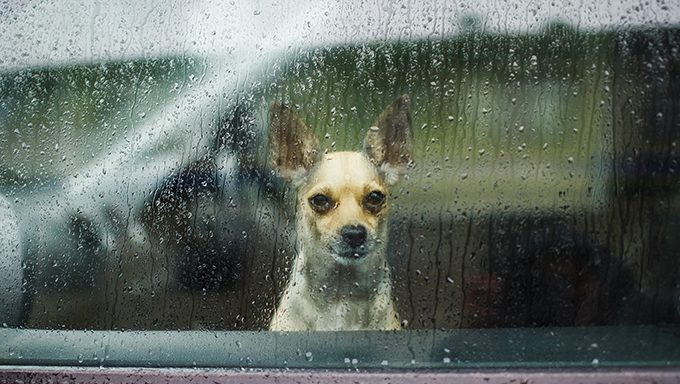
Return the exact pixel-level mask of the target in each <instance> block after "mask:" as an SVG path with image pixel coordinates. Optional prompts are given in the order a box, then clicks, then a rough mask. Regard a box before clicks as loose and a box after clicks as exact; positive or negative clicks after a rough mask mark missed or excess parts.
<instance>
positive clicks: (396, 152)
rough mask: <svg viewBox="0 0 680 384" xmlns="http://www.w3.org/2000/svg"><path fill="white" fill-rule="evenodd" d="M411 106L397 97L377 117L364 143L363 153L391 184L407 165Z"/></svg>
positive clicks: (408, 102)
mask: <svg viewBox="0 0 680 384" xmlns="http://www.w3.org/2000/svg"><path fill="white" fill-rule="evenodd" d="M411 145H412V143H411V102H410V100H409V98H408V96H406V95H403V96H400V97H398V98H397V99H396V100H394V102H392V104H391V105H389V106H388V107H387V108H385V110H384V111H383V112H382V113H381V114H380V116H379V117H378V120H376V122H375V123H373V126H371V128H369V130H368V133H367V134H366V138H365V139H364V152H365V153H366V154H367V155H368V157H369V159H371V161H372V162H373V163H374V164H375V165H376V166H378V167H380V168H381V169H383V170H384V171H385V173H386V176H387V177H386V179H387V181H388V182H389V183H393V182H395V181H396V180H397V178H398V177H399V174H400V173H402V172H404V171H405V170H406V166H407V165H408V164H409V163H411Z"/></svg>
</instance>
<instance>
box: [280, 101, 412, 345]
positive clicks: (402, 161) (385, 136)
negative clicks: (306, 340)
mask: <svg viewBox="0 0 680 384" xmlns="http://www.w3.org/2000/svg"><path fill="white" fill-rule="evenodd" d="M384 121H388V123H387V125H386V124H385V122H384ZM395 130H397V131H401V132H394V131H395ZM310 132H311V131H310V130H308V128H306V126H305V125H304V123H302V121H301V120H300V119H299V118H297V117H296V116H295V115H294V113H293V112H292V111H291V110H290V109H288V108H287V107H285V106H282V105H278V104H274V105H272V108H271V110H270V147H271V151H272V155H273V158H272V162H273V164H274V166H275V168H277V169H278V170H279V173H280V174H281V175H282V176H284V177H286V178H288V179H290V180H291V181H293V182H295V183H296V184H297V185H298V195H297V196H298V201H297V206H298V212H297V231H298V248H297V251H298V254H297V256H296V258H295V261H294V267H293V272H292V276H291V278H290V281H289V284H288V286H287V288H286V290H285V292H284V294H283V296H282V297H281V301H280V303H279V305H278V307H277V309H276V311H275V313H274V316H273V318H272V320H271V323H270V329H271V330H277V331H305V330H362V329H379V330H395V329H400V322H399V316H398V314H397V311H396V308H395V305H394V302H393V299H392V293H391V291H392V289H391V280H390V272H389V267H388V264H387V257H386V243H387V213H388V209H389V191H388V185H389V184H391V183H393V182H394V181H395V180H396V178H397V176H398V173H399V172H401V171H403V169H404V167H405V166H406V165H407V164H408V163H409V162H410V110H409V102H408V98H406V97H405V96H402V97H400V98H398V99H397V100H396V101H395V102H394V103H392V105H390V107H388V109H386V111H385V112H383V114H382V115H381V116H380V118H379V119H378V121H377V122H376V125H375V127H372V128H371V129H369V133H368V134H367V138H366V140H365V149H364V151H363V152H332V153H328V154H324V155H320V153H321V151H320V150H319V149H318V148H316V145H317V141H316V139H315V138H314V137H313V135H311V134H310ZM388 140H391V141H388ZM281 141H286V142H281ZM386 169H387V171H386ZM372 192H379V193H381V194H383V195H384V196H385V197H386V203H385V204H384V205H383V206H382V208H381V209H379V210H378V211H375V210H371V209H369V207H367V205H366V203H365V199H366V198H367V196H368V195H369V194H370V193H372ZM316 195H323V196H325V197H327V198H329V199H330V200H331V201H332V204H331V206H332V208H330V209H329V210H328V211H324V212H322V213H320V212H319V211H317V210H315V209H314V208H313V207H312V204H311V202H310V199H311V198H312V197H314V196H316ZM348 227H351V228H359V227H360V228H363V229H362V231H364V232H365V237H362V239H364V240H362V242H361V243H360V244H361V245H357V244H354V243H352V242H351V241H350V240H348V239H347V237H345V235H344V234H343V230H344V229H346V228H348ZM349 244H354V245H349ZM348 249H349V251H348ZM355 249H357V251H356V252H357V253H353V252H354V250H355ZM359 252H361V255H362V256H359ZM352 254H353V255H355V256H356V257H348V256H347V255H352Z"/></svg>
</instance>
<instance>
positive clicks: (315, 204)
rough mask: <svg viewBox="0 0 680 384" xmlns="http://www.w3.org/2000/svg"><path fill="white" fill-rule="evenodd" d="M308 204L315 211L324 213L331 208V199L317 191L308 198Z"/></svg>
mask: <svg viewBox="0 0 680 384" xmlns="http://www.w3.org/2000/svg"><path fill="white" fill-rule="evenodd" d="M309 205H311V206H312V209H313V210H314V211H316V213H321V214H323V213H326V212H328V211H330V210H331V208H333V200H331V198H330V197H328V196H326V195H322V194H320V193H317V194H316V195H314V196H312V197H310V198H309Z"/></svg>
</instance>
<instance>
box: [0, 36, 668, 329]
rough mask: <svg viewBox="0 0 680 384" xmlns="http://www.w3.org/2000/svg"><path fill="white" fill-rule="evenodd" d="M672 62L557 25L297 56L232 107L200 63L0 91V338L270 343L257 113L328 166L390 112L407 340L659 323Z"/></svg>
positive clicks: (643, 40)
mask: <svg viewBox="0 0 680 384" xmlns="http://www.w3.org/2000/svg"><path fill="white" fill-rule="evenodd" d="M678 38H679V36H678V32H677V30H675V29H658V30H650V31H621V32H598V33H586V32H577V31H575V30H572V29H570V28H569V27H566V26H563V25H557V24H556V25H553V26H551V27H550V28H548V29H546V31H544V33H541V34H536V35H488V34H482V33H479V32H475V31H474V30H473V31H470V32H469V33H466V34H463V35H461V36H459V37H456V38H451V39H449V40H445V41H440V40H437V41H429V40H423V41H418V42H393V43H383V44H376V45H366V46H349V47H338V48H326V49H318V50H310V51H302V52H299V53H297V54H296V55H295V56H294V57H288V58H285V59H281V60H280V61H279V62H276V63H272V68H276V69H277V70H276V71H275V73H274V74H273V75H272V76H273V79H267V78H263V79H261V81H256V82H255V86H254V87H250V85H248V86H244V87H243V89H240V90H239V93H238V95H237V96H228V97H226V96H223V94H222V93H220V96H217V97H215V96H214V95H215V93H210V92H202V91H201V89H202V87H208V86H209V84H211V83H210V81H207V80H205V79H206V78H211V77H210V76H206V73H207V74H213V73H216V71H219V70H220V69H219V63H210V62H204V61H198V60H193V59H186V58H183V59H162V60H161V59H158V60H148V61H134V62H122V63H111V64H101V65H100V64H96V65H82V66H76V67H63V68H52V69H35V70H25V71H20V72H11V73H3V74H2V75H1V77H0V95H1V96H0V193H1V195H2V196H3V199H2V200H0V201H2V202H3V203H2V204H3V205H2V206H3V207H4V208H3V209H4V211H3V212H9V213H7V214H6V215H5V217H9V215H10V214H11V215H14V216H12V217H15V218H14V219H12V220H13V221H9V219H6V220H5V221H4V222H3V223H10V224H11V223H16V224H15V225H14V226H13V228H18V229H17V230H18V231H19V232H20V234H19V235H18V236H14V237H15V239H14V240H12V239H9V240H7V241H6V242H0V245H2V244H14V243H18V244H19V245H18V246H16V245H13V246H12V247H14V248H13V249H17V251H15V252H14V253H13V254H17V255H18V254H20V255H21V257H22V260H21V262H20V263H18V264H7V265H14V266H15V267H7V268H5V269H4V270H1V271H2V273H3V274H6V275H8V276H12V275H14V276H18V275H22V276H23V279H22V283H21V287H19V288H17V287H13V288H11V289H10V291H11V293H5V292H3V293H2V294H3V295H6V296H5V297H15V296H20V298H19V299H17V300H14V301H12V300H6V302H7V303H8V304H3V303H4V302H2V301H0V304H2V305H6V306H8V307H9V306H13V307H12V308H13V310H14V312H19V313H20V316H18V318H13V319H7V320H3V321H5V322H9V323H12V322H13V323H12V324H10V325H21V326H22V327H26V328H59V329H62V328H65V329H136V330H152V329H226V330H243V329H250V330H256V329H262V328H266V327H267V325H268V321H269V319H270V318H271V315H272V312H273V310H274V308H275V306H276V303H277V301H278V300H279V298H280V296H281V294H282V290H283V287H285V285H286V283H287V279H288V276H289V275H290V268H291V260H292V255H293V254H294V253H295V249H294V248H295V246H294V244H295V243H296V233H295V231H294V230H293V229H294V227H295V224H294V222H295V214H296V212H295V209H294V205H293V204H291V201H293V200H295V199H294V196H295V191H294V189H293V188H291V187H290V186H288V185H287V184H285V183H283V182H282V181H281V180H280V179H278V178H277V177H276V176H275V175H273V174H272V172H271V169H270V167H269V163H270V161H269V158H268V156H269V154H268V151H266V150H265V148H267V142H266V137H267V135H266V129H267V127H268V122H267V113H266V112H267V110H268V108H269V104H270V102H271V101H274V100H283V101H285V102H287V103H289V105H291V106H293V107H294V108H295V109H296V111H297V113H299V114H300V115H301V116H302V117H303V118H304V120H305V121H306V122H307V123H308V125H309V126H310V127H311V128H312V129H314V130H315V132H316V135H317V137H319V138H320V144H321V146H322V147H323V148H324V149H327V150H329V151H334V150H346V149H355V148H359V147H360V145H361V140H362V139H363V135H364V129H365V128H366V127H369V126H370V125H371V123H372V120H373V119H374V118H375V116H377V114H379V113H380V111H381V110H382V109H383V108H384V106H385V105H388V104H389V103H390V102H391V101H392V100H393V99H394V98H395V97H396V96H398V95H400V94H409V95H410V97H411V101H412V108H413V122H412V125H413V138H414V148H413V151H414V153H413V158H414V159H415V167H414V168H413V169H411V170H410V171H409V172H408V174H407V178H406V179H405V180H402V181H400V182H399V183H398V184H397V185H396V186H395V187H393V188H392V191H391V194H392V195H391V204H393V206H391V219H390V227H389V243H388V258H389V262H390V273H391V275H392V279H393V282H394V283H393V294H394V296H395V298H396V305H397V308H398V312H399V314H400V316H401V318H402V320H403V325H404V326H405V327H406V328H409V329H457V328H487V327H536V326H558V325H559V326H576V325H602V324H608V325H620V324H660V323H677V322H678V321H679V320H680V299H679V295H680V264H679V262H678V260H679V259H678V257H677V256H678V255H677V249H680V244H679V243H678V241H680V240H679V239H678V237H677V236H675V234H676V233H677V232H678V230H679V229H680V219H679V218H680V215H679V209H680V205H679V203H680V200H679V198H678V196H680V195H679V190H680V182H679V179H678V177H677V176H676V174H677V172H678V149H677V144H678V141H679V140H680V131H679V130H678V129H677V126H676V121H677V117H678V116H677V108H674V106H675V105H676V104H677V97H678V96H677V92H674V90H675V89H677V73H676V72H677V71H676V70H675V68H677V63H678V61H679V60H680V58H679V56H678V52H677V50H676V49H675V46H676V45H677V44H676V43H677V41H678ZM674 71H675V72H674ZM269 75H271V74H269ZM211 86H213V85H211ZM206 94H207V96H206ZM178 116H179V117H178ZM150 127H154V128H153V129H151V128H150ZM173 135H175V136H173ZM144 143H146V144H144ZM5 200H6V203H5ZM7 207H10V208H7ZM3 223H0V228H3V227H2V225H3ZM7 226H9V224H7ZM16 237H18V239H16ZM3 241H4V240H3ZM0 254H2V253H1V252H0ZM12 257H14V258H16V256H12ZM8 258H9V257H8ZM17 265H18V266H19V267H18V270H11V268H15V269H16V268H17V267H16V266H17ZM1 267H2V266H1V265H0V268H1ZM1 286H2V285H0V287H1ZM10 291H8V292H10ZM17 306H18V308H19V310H18V311H17V310H16V308H17ZM8 313H9V312H8Z"/></svg>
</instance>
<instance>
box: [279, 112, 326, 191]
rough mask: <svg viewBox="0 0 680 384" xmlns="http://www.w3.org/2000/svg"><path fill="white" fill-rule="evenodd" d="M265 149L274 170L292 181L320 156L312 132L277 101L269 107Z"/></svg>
mask: <svg viewBox="0 0 680 384" xmlns="http://www.w3.org/2000/svg"><path fill="white" fill-rule="evenodd" d="M269 149H270V153H271V156H272V157H271V158H272V166H273V167H274V169H276V170H277V171H278V172H279V174H280V175H281V176H282V177H284V178H286V179H289V180H293V181H295V180H296V179H299V178H301V177H302V176H304V174H305V173H306V171H308V170H309V169H311V168H312V167H313V166H314V164H316V163H317V161H318V160H319V157H320V155H321V153H320V151H319V140H318V139H317V138H316V135H314V132H312V130H311V129H309V128H307V126H306V125H305V123H304V122H303V121H302V120H301V119H300V118H299V117H298V116H297V115H296V114H295V112H294V111H293V110H291V109H290V108H289V107H288V106H286V105H284V104H281V103H277V102H273V103H272V104H271V106H270V107H269Z"/></svg>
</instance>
